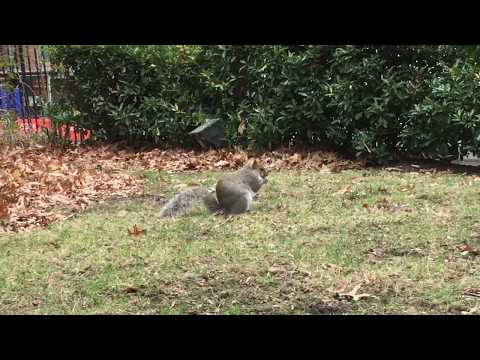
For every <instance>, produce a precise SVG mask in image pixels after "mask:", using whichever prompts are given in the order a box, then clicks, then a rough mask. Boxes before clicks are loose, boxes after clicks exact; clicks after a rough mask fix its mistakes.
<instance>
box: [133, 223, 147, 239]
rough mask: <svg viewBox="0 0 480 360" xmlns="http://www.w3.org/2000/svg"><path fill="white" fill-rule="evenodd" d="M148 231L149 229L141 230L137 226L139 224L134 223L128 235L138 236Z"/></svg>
mask: <svg viewBox="0 0 480 360" xmlns="http://www.w3.org/2000/svg"><path fill="white" fill-rule="evenodd" d="M146 233H147V230H145V229H144V230H141V229H139V228H138V227H137V225H136V224H135V225H133V228H131V229H128V235H132V236H138V235H145V234H146Z"/></svg>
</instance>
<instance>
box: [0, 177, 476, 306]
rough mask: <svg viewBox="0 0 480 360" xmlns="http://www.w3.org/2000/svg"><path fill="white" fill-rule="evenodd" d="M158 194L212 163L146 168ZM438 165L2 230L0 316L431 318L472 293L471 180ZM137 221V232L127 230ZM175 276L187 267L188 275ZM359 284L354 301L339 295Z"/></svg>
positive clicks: (142, 204) (116, 206)
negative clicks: (233, 206) (217, 204)
mask: <svg viewBox="0 0 480 360" xmlns="http://www.w3.org/2000/svg"><path fill="white" fill-rule="evenodd" d="M138 175H139V176H143V177H145V178H146V179H147V182H146V190H147V191H148V192H150V193H158V194H161V195H164V196H165V200H166V199H167V198H168V197H170V196H171V195H173V194H174V193H175V192H177V191H180V190H181V189H182V188H183V187H184V186H185V185H186V184H193V183H194V182H195V183H202V184H206V185H210V184H213V183H214V181H215V179H216V178H217V177H218V176H219V175H220V174H219V173H215V172H208V173H201V174H198V173H197V174H179V175H171V174H167V173H161V172H153V171H145V172H143V173H139V174H138ZM478 180H479V178H478V177H475V176H465V175H455V174H447V173H442V174H439V173H424V174H422V173H416V172H412V173H398V172H387V171H376V170H361V171H345V172H341V173H332V174H329V173H319V172H313V171H301V172H298V171H297V172H294V171H282V172H274V173H272V174H271V176H270V178H269V183H268V184H267V185H266V186H265V188H264V189H262V191H261V193H260V195H259V198H258V199H257V201H256V203H255V205H254V208H253V209H252V211H251V212H250V213H248V214H245V215H242V216H237V217H234V218H232V219H230V220H229V221H226V220H225V219H224V218H223V217H216V216H213V215H210V214H208V212H207V211H206V210H204V209H201V208H198V209H194V210H193V211H192V212H191V213H190V214H188V215H187V216H185V217H182V218H179V219H175V220H171V219H160V218H159V217H158V212H159V209H160V208H161V205H162V203H161V202H156V201H154V200H151V199H144V200H138V199H137V200H130V201H117V202H111V203H107V204H104V205H100V206H98V207H96V208H92V209H90V210H88V211H86V212H84V213H82V214H80V215H79V216H77V217H75V218H72V219H70V220H68V221H66V222H64V223H58V224H54V225H51V226H49V227H48V228H46V229H36V230H33V231H30V232H27V233H21V234H13V235H4V236H1V237H0V251H1V252H2V257H1V258H0V313H2V314H24V313H27V314H99V313H100V314H102V313H105V314H190V313H197V314H232V315H234V314H310V313H314V314H315V313H348V314H423V313H424V314H441V313H460V312H462V311H468V310H469V309H471V308H473V307H475V305H478V304H479V300H478V298H474V297H468V296H465V295H464V294H463V291H464V289H465V288H468V287H473V288H475V287H476V288H479V287H480V277H479V275H480V273H479V272H480V266H479V265H480V256H475V255H473V254H462V252H461V251H460V250H458V248H457V247H458V246H459V245H462V244H469V245H471V246H473V247H480V224H479V220H478V219H479V215H480V201H479V195H480V181H478ZM135 224H136V225H137V226H138V227H139V228H140V229H146V231H147V232H146V234H145V235H140V236H131V235H129V234H128V231H127V229H129V228H132V227H133V225H135ZM186 273H193V275H192V274H190V275H188V276H187V275H186ZM360 283H361V284H362V286H361V288H360V290H359V293H367V294H369V295H373V296H375V297H365V298H361V299H359V300H358V301H350V300H349V299H346V298H340V299H339V298H338V297H337V296H336V295H335V289H338V288H340V287H341V286H346V290H345V292H347V291H349V290H351V289H352V288H353V287H354V286H355V285H357V284H360Z"/></svg>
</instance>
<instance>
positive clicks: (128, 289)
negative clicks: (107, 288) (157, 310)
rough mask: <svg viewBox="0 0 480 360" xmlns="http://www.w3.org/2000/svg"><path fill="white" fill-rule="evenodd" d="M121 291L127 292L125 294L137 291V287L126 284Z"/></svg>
mask: <svg viewBox="0 0 480 360" xmlns="http://www.w3.org/2000/svg"><path fill="white" fill-rule="evenodd" d="M122 291H123V292H125V293H127V294H133V293H136V292H138V289H137V288H134V287H132V286H128V287H126V288H125V289H123V290H122Z"/></svg>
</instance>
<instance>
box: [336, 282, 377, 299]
mask: <svg viewBox="0 0 480 360" xmlns="http://www.w3.org/2000/svg"><path fill="white" fill-rule="evenodd" d="M361 286H362V284H361V283H360V284H358V285H355V286H354V288H353V289H352V290H351V291H348V292H344V291H343V290H344V289H342V291H340V292H336V294H335V295H336V297H337V298H339V299H345V300H353V301H359V300H362V299H365V298H375V299H378V298H377V297H376V296H375V295H371V294H367V293H362V294H357V292H358V290H360V287H361Z"/></svg>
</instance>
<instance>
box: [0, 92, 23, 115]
mask: <svg viewBox="0 0 480 360" xmlns="http://www.w3.org/2000/svg"><path fill="white" fill-rule="evenodd" d="M0 109H4V110H13V109H15V111H16V113H17V116H19V117H24V116H25V108H24V107H23V102H22V89H21V88H20V87H19V86H17V87H16V88H15V90H13V91H11V92H8V91H6V90H5V89H3V88H2V87H1V86H0Z"/></svg>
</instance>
